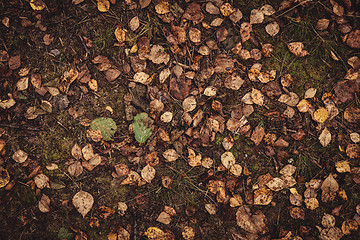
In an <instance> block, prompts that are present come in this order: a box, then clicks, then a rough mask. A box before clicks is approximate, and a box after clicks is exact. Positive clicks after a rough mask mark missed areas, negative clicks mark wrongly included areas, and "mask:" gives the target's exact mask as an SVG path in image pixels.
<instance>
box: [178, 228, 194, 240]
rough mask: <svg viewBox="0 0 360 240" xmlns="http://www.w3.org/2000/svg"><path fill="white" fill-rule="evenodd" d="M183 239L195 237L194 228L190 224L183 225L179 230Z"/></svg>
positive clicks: (189, 239) (188, 239)
mask: <svg viewBox="0 0 360 240" xmlns="http://www.w3.org/2000/svg"><path fill="white" fill-rule="evenodd" d="M181 235H182V236H183V238H184V240H193V239H194V238H195V230H194V228H192V227H190V226H185V227H184V229H183V230H182V232H181Z"/></svg>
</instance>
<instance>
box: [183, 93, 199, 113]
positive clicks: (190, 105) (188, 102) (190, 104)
mask: <svg viewBox="0 0 360 240" xmlns="http://www.w3.org/2000/svg"><path fill="white" fill-rule="evenodd" d="M196 104H197V103H196V98H195V97H194V96H190V97H188V98H185V99H184V101H183V103H182V107H183V109H184V111H185V112H191V111H193V110H194V109H195V108H196Z"/></svg>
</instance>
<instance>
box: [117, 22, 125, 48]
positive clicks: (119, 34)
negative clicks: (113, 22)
mask: <svg viewBox="0 0 360 240" xmlns="http://www.w3.org/2000/svg"><path fill="white" fill-rule="evenodd" d="M114 33H115V37H116V40H117V41H118V42H119V43H120V44H123V43H124V42H125V31H124V29H123V28H122V27H121V26H119V25H118V26H116V29H115V32H114Z"/></svg>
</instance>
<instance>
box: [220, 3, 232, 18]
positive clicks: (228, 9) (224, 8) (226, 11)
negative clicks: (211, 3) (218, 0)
mask: <svg viewBox="0 0 360 240" xmlns="http://www.w3.org/2000/svg"><path fill="white" fill-rule="evenodd" d="M220 12H221V14H222V15H223V16H224V17H227V16H230V15H231V14H233V13H234V12H235V9H234V8H233V6H231V4H230V3H224V4H222V5H221V6H220Z"/></svg>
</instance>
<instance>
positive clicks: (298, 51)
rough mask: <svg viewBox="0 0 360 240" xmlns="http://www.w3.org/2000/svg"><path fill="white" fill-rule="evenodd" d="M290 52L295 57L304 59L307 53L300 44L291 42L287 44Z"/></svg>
mask: <svg viewBox="0 0 360 240" xmlns="http://www.w3.org/2000/svg"><path fill="white" fill-rule="evenodd" d="M287 46H288V48H289V50H290V52H291V53H292V54H294V55H295V56H297V57H304V56H306V55H309V53H308V52H307V51H306V50H304V44H303V43H302V42H292V43H288V44H287Z"/></svg>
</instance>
